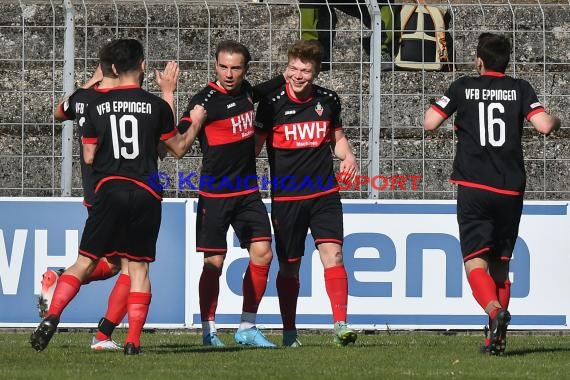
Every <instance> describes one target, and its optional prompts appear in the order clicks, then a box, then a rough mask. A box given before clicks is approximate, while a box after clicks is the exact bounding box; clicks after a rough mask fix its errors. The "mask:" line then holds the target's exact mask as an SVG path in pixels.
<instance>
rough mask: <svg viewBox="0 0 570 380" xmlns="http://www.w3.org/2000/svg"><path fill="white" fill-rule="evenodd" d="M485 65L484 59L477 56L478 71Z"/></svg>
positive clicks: (476, 65) (476, 66)
mask: <svg viewBox="0 0 570 380" xmlns="http://www.w3.org/2000/svg"><path fill="white" fill-rule="evenodd" d="M484 67H485V64H484V63H483V60H482V59H481V58H479V57H477V58H475V68H476V69H477V72H478V73H480V72H481V70H483V68H484Z"/></svg>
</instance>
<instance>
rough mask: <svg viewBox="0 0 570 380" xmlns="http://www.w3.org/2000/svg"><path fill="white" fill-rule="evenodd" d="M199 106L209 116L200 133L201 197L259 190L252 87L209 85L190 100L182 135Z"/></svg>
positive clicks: (180, 128)
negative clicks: (192, 112) (195, 107)
mask: <svg viewBox="0 0 570 380" xmlns="http://www.w3.org/2000/svg"><path fill="white" fill-rule="evenodd" d="M196 104H200V105H202V106H203V107H204V108H205V109H206V112H207V114H208V116H207V118H206V120H205V122H204V125H203V127H202V129H201V130H200V132H199V134H198V141H199V142H200V148H201V149H202V155H203V156H202V170H201V172H200V185H199V186H200V187H199V194H201V195H204V196H236V195H242V194H248V193H251V192H255V191H257V189H258V185H257V178H256V172H255V141H254V129H253V90H252V88H251V85H250V84H249V83H248V82H247V81H243V83H242V85H241V87H240V89H239V90H236V91H235V92H228V91H226V90H225V89H224V88H223V87H221V86H218V85H217V84H216V83H214V82H209V83H208V85H207V86H206V87H205V88H204V89H202V90H201V91H200V92H198V93H197V94H196V95H195V96H194V97H192V99H191V100H190V103H189V104H188V107H187V109H186V111H185V112H184V114H183V115H182V118H181V119H180V122H179V123H178V129H179V130H180V132H181V133H183V132H184V131H185V130H186V129H188V127H189V126H190V124H191V122H192V120H191V119H190V111H191V110H192V109H193V108H194V106H195V105H196Z"/></svg>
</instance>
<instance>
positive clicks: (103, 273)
mask: <svg viewBox="0 0 570 380" xmlns="http://www.w3.org/2000/svg"><path fill="white" fill-rule="evenodd" d="M113 276H114V273H113V272H112V271H111V268H110V267H109V264H108V263H107V262H106V261H105V260H99V261H98V262H97V266H96V267H95V269H93V272H91V274H90V275H89V277H87V278H86V279H85V280H84V281H83V284H84V285H85V284H89V283H90V282H91V281H98V280H105V279H107V278H109V277H113Z"/></svg>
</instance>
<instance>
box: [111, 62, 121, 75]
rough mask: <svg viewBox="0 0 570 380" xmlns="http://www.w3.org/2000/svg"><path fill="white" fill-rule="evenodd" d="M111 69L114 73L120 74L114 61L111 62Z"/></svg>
mask: <svg viewBox="0 0 570 380" xmlns="http://www.w3.org/2000/svg"><path fill="white" fill-rule="evenodd" d="M111 70H112V71H113V74H114V75H115V76H116V77H118V76H119V72H118V71H117V67H116V66H115V64H114V63H112V64H111Z"/></svg>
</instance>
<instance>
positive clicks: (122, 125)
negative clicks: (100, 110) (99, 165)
mask: <svg viewBox="0 0 570 380" xmlns="http://www.w3.org/2000/svg"><path fill="white" fill-rule="evenodd" d="M127 123H129V124H130V125H131V128H130V130H131V131H130V132H131V133H130V135H127ZM111 137H112V139H113V156H114V157H115V159H117V160H118V159H119V158H121V157H123V158H124V159H126V160H132V159H134V158H136V157H137V156H138V155H139V124H138V120H137V118H136V117H134V116H133V115H123V116H121V118H120V119H119V128H118V131H117V116H115V115H111ZM119 139H120V141H119ZM120 142H122V145H125V144H130V145H132V147H131V149H130V152H129V149H128V147H127V146H121V147H120V146H119V143H120Z"/></svg>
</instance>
